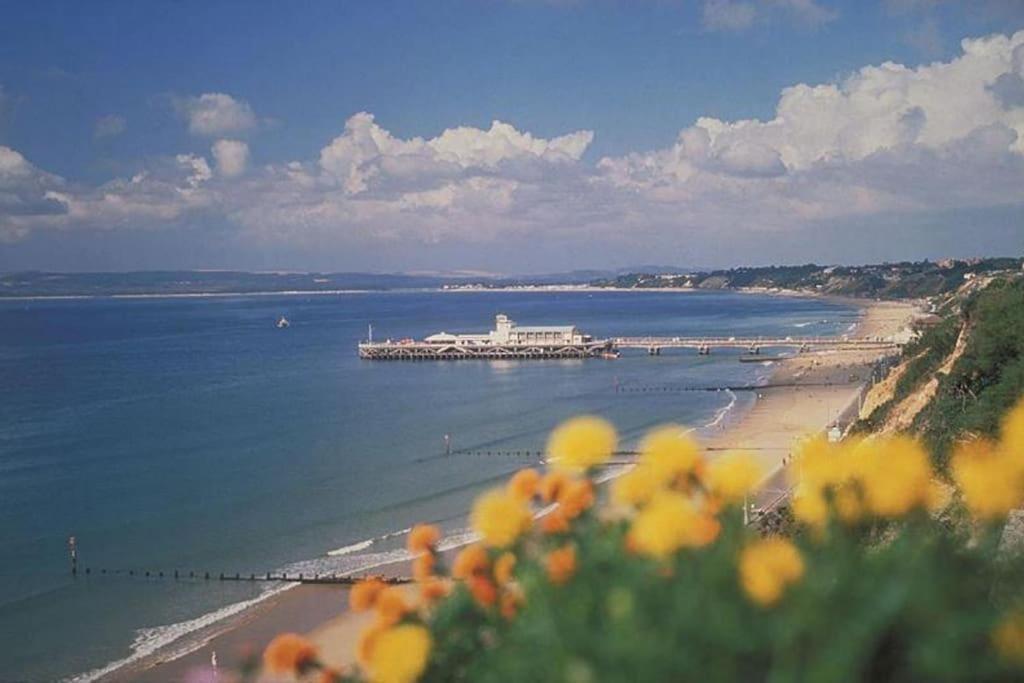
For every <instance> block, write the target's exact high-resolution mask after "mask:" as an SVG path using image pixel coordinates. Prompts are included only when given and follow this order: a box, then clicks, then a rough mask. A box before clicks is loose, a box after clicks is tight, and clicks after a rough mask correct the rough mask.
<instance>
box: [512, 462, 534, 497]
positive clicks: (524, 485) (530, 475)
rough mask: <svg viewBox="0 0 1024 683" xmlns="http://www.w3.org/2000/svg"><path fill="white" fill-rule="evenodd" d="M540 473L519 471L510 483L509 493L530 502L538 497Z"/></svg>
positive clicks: (532, 470) (531, 470)
mask: <svg viewBox="0 0 1024 683" xmlns="http://www.w3.org/2000/svg"><path fill="white" fill-rule="evenodd" d="M539 485H540V472H538V471H537V470H535V469H525V470H519V471H518V472H516V473H515V476H513V477H512V479H511V480H509V482H508V491H509V493H511V494H512V495H513V496H515V497H517V498H522V499H523V500H530V499H531V498H533V497H534V496H535V495H537V487H538V486H539Z"/></svg>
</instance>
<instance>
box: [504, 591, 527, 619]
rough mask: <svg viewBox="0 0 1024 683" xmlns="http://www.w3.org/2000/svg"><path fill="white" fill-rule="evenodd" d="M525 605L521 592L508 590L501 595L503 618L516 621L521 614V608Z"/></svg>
mask: <svg viewBox="0 0 1024 683" xmlns="http://www.w3.org/2000/svg"><path fill="white" fill-rule="evenodd" d="M522 604H523V595H522V593H520V592H519V591H514V590H507V591H505V592H504V593H502V594H501V605H500V608H499V609H500V610H501V616H503V617H505V618H506V619H515V618H516V614H518V613H519V607H520V606H521V605H522Z"/></svg>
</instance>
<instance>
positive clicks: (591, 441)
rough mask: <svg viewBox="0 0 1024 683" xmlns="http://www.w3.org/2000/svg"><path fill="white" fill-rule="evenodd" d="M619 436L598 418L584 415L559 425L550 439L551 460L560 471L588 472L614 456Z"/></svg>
mask: <svg viewBox="0 0 1024 683" xmlns="http://www.w3.org/2000/svg"><path fill="white" fill-rule="evenodd" d="M617 443H618V435H617V434H616V433H615V428H614V427H612V425H611V424H610V423H609V422H608V421H606V420H603V419H601V418H599V417H593V416H590V415H584V416H582V417H575V418H573V419H571V420H568V421H567V422H563V423H562V424H561V425H559V426H558V427H557V428H556V429H555V431H553V432H551V437H550V438H549V439H548V457H549V458H550V459H551V464H552V465H553V466H554V467H556V468H558V469H565V470H575V471H580V470H586V469H588V468H590V467H593V466H595V465H600V464H601V463H603V462H605V461H606V460H608V458H610V457H611V456H612V453H613V452H614V451H615V445H616V444H617Z"/></svg>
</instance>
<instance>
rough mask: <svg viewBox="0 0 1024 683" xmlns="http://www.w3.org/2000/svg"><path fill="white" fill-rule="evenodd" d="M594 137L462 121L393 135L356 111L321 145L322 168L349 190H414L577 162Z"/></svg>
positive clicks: (577, 133) (576, 133) (370, 118)
mask: <svg viewBox="0 0 1024 683" xmlns="http://www.w3.org/2000/svg"><path fill="white" fill-rule="evenodd" d="M593 139H594V134H593V132H592V131H577V132H575V133H569V134H567V135H563V136H560V137H556V138H552V139H550V140H545V139H543V138H537V137H534V136H533V135H531V134H530V133H523V132H520V131H518V130H516V129H515V128H514V127H513V126H511V125H509V124H507V123H502V122H501V121H494V122H493V123H491V127H490V128H489V129H487V130H482V129H479V128H472V127H467V126H461V127H458V128H450V129H448V130H445V131H444V132H442V133H441V134H440V135H438V136H437V137H435V138H432V139H430V140H424V139H423V138H418V137H417V138H410V139H408V140H403V139H400V138H396V137H394V136H393V135H391V133H389V132H388V131H386V130H384V129H383V128H381V127H380V126H379V125H378V124H377V123H376V121H375V120H374V117H373V115H372V114H368V113H366V112H360V113H358V114H355V115H353V116H352V117H350V118H349V119H348V121H346V122H345V131H344V132H343V133H342V134H341V135H339V136H338V137H336V138H335V139H334V140H332V141H331V142H330V144H328V145H327V146H326V147H324V148H323V149H322V150H320V168H321V169H322V170H323V171H324V173H325V175H327V176H329V177H331V178H334V179H336V180H337V182H338V183H339V184H340V185H341V186H342V187H343V188H344V190H345V192H347V193H348V194H353V195H354V194H359V193H361V192H365V191H367V190H368V189H370V187H371V185H375V186H377V187H378V189H381V190H387V189H394V188H405V189H415V188H418V187H419V185H421V184H422V183H424V182H426V183H428V184H429V183H432V182H436V181H437V180H438V179H445V180H449V179H457V178H461V177H467V176H470V175H473V174H474V173H480V172H486V173H495V172H499V171H504V172H506V173H508V174H513V175H514V174H516V173H517V172H518V173H528V172H529V170H530V168H531V166H532V167H534V168H535V167H536V165H538V164H569V163H573V162H577V161H579V159H580V157H581V156H582V155H583V152H584V151H586V149H587V147H588V146H589V145H590V143H591V141H592V140H593Z"/></svg>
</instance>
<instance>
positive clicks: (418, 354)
mask: <svg viewBox="0 0 1024 683" xmlns="http://www.w3.org/2000/svg"><path fill="white" fill-rule="evenodd" d="M452 336H453V335H452ZM434 337H435V338H434V339H432V338H430V337H428V338H427V339H425V340H423V341H414V340H412V339H402V340H399V341H392V340H386V341H381V342H374V341H365V342H360V343H359V357H360V358H364V359H366V360H408V361H416V360H536V359H546V358H609V357H615V355H616V354H617V353H618V352H619V351H620V350H623V349H643V350H645V351H647V353H648V354H650V355H652V356H660V355H661V352H662V350H663V349H693V350H695V351H696V352H697V353H698V354H699V355H702V356H705V355H709V354H710V353H711V351H712V350H714V349H737V350H740V351H743V352H745V353H748V354H752V355H759V354H760V353H761V350H762V349H765V348H793V349H796V350H797V351H798V352H800V353H807V352H810V351H822V350H829V351H897V350H899V349H900V347H901V346H902V344H900V343H898V342H895V341H890V340H885V339H871V338H867V337H852V338H851V337H614V338H612V339H591V338H589V337H582V338H580V335H576V339H569V340H555V339H552V340H551V341H550V342H548V343H538V342H534V343H518V342H491V341H477V340H473V341H463V340H456V339H449V338H448V337H449V336H444V337H441V335H434ZM437 337H441V339H440V340H439V339H437Z"/></svg>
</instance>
